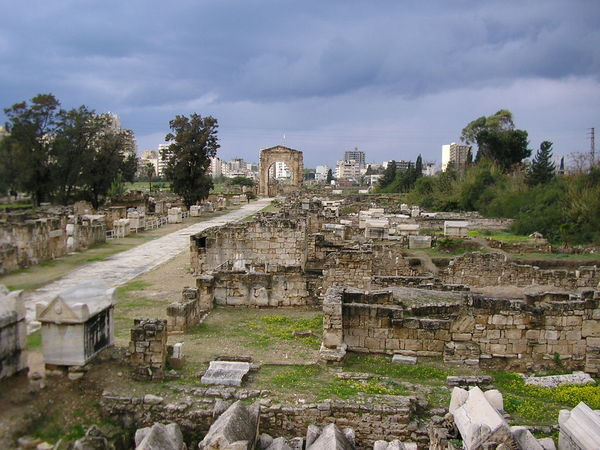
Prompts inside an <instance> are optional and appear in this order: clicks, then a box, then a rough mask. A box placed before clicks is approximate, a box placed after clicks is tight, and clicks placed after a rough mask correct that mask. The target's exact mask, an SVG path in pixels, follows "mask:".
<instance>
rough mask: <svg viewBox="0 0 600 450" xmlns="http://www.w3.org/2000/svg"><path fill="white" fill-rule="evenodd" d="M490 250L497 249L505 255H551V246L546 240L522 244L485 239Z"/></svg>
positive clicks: (534, 240)
mask: <svg viewBox="0 0 600 450" xmlns="http://www.w3.org/2000/svg"><path fill="white" fill-rule="evenodd" d="M485 240H486V241H487V243H488V245H489V246H490V247H492V248H499V249H501V250H503V251H505V252H506V253H552V246H551V245H550V244H549V243H548V240H547V239H531V240H528V241H524V242H502V241H498V240H496V239H490V238H486V239H485Z"/></svg>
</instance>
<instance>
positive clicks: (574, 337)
mask: <svg viewBox="0 0 600 450" xmlns="http://www.w3.org/2000/svg"><path fill="white" fill-rule="evenodd" d="M554 298H556V297H553V296H551V295H550V296H548V295H541V296H530V297H529V298H528V299H527V300H511V299H498V298H487V297H483V296H481V295H474V294H465V295H464V297H463V302H462V303H461V304H446V305H432V306H425V307H418V308H409V309H406V310H404V308H403V307H402V306H401V305H400V304H396V303H395V302H394V300H393V299H392V297H391V293H388V294H387V295H386V294H385V291H384V292H371V293H364V292H361V291H357V290H356V289H352V288H344V287H335V288H333V289H332V290H330V291H328V293H327V295H326V296H325V300H324V303H323V314H324V320H323V327H324V333H323V345H324V346H325V347H330V348H331V347H338V348H339V347H340V346H342V345H344V344H345V345H347V349H348V350H350V351H358V352H370V353H399V354H403V355H407V356H424V357H429V356H432V357H443V358H444V361H445V362H447V363H455V364H467V365H473V366H481V367H486V368H487V367H491V368H497V369H510V370H538V369H544V368H546V369H547V368H553V367H555V365H556V358H557V357H560V359H561V361H562V363H563V364H564V366H565V367H567V368H569V369H572V370H585V371H586V372H589V373H592V374H599V373H600V294H599V293H598V292H596V293H595V294H594V293H592V292H591V291H589V292H587V293H585V294H584V295H583V296H582V297H575V296H572V297H570V298H567V299H566V300H565V299H564V298H562V297H560V296H559V297H558V299H559V300H555V299H554ZM557 355H558V356H557Z"/></svg>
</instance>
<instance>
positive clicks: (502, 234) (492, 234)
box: [468, 230, 532, 243]
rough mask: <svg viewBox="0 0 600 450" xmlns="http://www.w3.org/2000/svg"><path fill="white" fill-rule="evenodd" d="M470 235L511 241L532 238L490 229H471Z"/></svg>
mask: <svg viewBox="0 0 600 450" xmlns="http://www.w3.org/2000/svg"><path fill="white" fill-rule="evenodd" d="M468 235H469V236H471V237H484V238H490V239H494V240H496V241H502V242H509V243H517V242H527V241H531V240H532V239H531V238H530V237H529V236H525V235H522V234H514V233H511V232H509V231H497V232H492V231H490V230H471V231H469V232H468Z"/></svg>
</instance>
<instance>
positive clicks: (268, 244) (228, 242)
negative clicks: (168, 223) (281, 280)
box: [190, 218, 306, 274]
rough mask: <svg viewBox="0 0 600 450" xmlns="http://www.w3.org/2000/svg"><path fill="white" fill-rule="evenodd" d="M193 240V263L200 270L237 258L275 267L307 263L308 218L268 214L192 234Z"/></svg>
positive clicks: (258, 264) (300, 265) (193, 267)
mask: <svg viewBox="0 0 600 450" xmlns="http://www.w3.org/2000/svg"><path fill="white" fill-rule="evenodd" d="M190 243H191V249H190V250H191V251H190V253H191V266H192V269H193V271H194V273H197V274H199V273H204V272H209V271H211V270H214V269H216V268H218V267H219V266H224V265H232V264H234V263H235V262H236V261H237V262H239V261H243V262H244V263H245V264H246V265H254V266H261V265H262V266H270V267H272V268H276V267H278V266H280V267H289V266H296V267H304V263H305V261H306V223H305V221H304V220H291V219H279V218H266V219H261V220H256V221H253V222H247V223H234V224H228V225H224V226H222V227H213V228H209V229H207V230H205V231H203V232H201V233H198V234H196V235H194V236H191V238H190ZM275 270H276V269H275ZM266 271H269V270H266Z"/></svg>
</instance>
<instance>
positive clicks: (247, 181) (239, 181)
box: [229, 177, 256, 187]
mask: <svg viewBox="0 0 600 450" xmlns="http://www.w3.org/2000/svg"><path fill="white" fill-rule="evenodd" d="M229 184H230V185H231V186H249V187H252V186H254V185H255V184H256V183H255V182H254V180H253V179H252V178H248V177H233V178H231V179H230V180H229Z"/></svg>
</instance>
